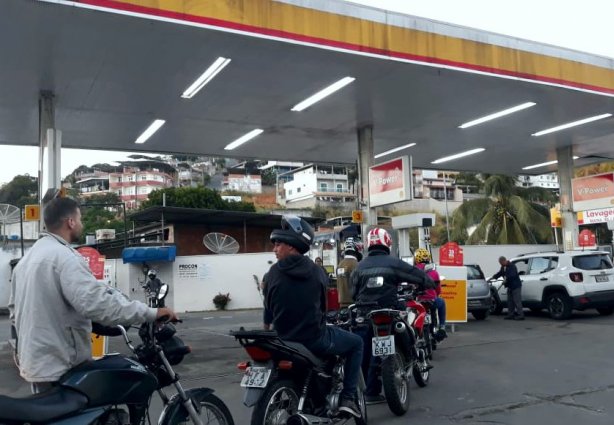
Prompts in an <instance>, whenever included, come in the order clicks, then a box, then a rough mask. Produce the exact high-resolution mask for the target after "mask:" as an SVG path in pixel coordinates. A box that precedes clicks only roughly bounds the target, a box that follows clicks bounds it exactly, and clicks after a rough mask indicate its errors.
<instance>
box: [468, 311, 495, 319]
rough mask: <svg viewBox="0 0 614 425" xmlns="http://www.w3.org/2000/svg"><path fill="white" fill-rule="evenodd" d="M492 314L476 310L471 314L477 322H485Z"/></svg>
mask: <svg viewBox="0 0 614 425" xmlns="http://www.w3.org/2000/svg"><path fill="white" fill-rule="evenodd" d="M489 313H490V312H489V311H488V310H476V311H472V312H471V314H472V315H473V317H475V320H484V319H486V318H487V317H488V314H489Z"/></svg>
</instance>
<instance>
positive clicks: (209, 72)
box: [181, 56, 230, 99]
mask: <svg viewBox="0 0 614 425" xmlns="http://www.w3.org/2000/svg"><path fill="white" fill-rule="evenodd" d="M229 63H230V59H227V58H223V57H221V56H220V57H219V58H217V59H216V60H215V62H213V63H212V64H211V66H210V67H209V68H207V69H206V70H205V72H203V73H202V75H201V76H200V77H198V78H197V79H196V81H194V82H193V83H192V85H190V87H188V88H187V89H185V91H184V92H183V93H182V95H181V97H183V98H184V99H191V98H193V97H194V96H195V95H196V93H198V92H199V91H200V89H202V88H203V87H205V85H206V84H207V83H208V82H209V81H211V80H213V78H214V77H215V76H216V75H217V74H218V73H219V72H220V71H221V70H222V69H224V67H225V66H226V65H228V64H229Z"/></svg>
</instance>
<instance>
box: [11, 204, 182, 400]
mask: <svg viewBox="0 0 614 425" xmlns="http://www.w3.org/2000/svg"><path fill="white" fill-rule="evenodd" d="M43 219H44V221H45V226H46V227H47V232H43V233H42V237H41V238H40V239H39V240H38V241H37V242H36V243H35V244H34V246H33V247H32V249H30V251H28V253H27V254H26V255H25V256H24V257H23V258H22V259H21V260H20V261H19V264H17V266H16V267H15V271H14V273H13V279H12V282H11V296H10V300H9V309H10V311H11V316H12V317H13V318H14V320H15V327H16V329H17V335H18V353H19V372H20V374H21V376H22V377H23V378H24V379H25V380H26V381H28V382H30V383H31V386H32V392H33V393H38V392H42V391H45V390H47V389H50V388H51V387H52V386H53V385H54V384H55V383H56V382H57V381H58V380H59V379H60V377H61V376H62V375H63V374H64V373H66V372H67V371H68V370H70V369H72V368H73V367H75V366H77V365H78V364H80V363H82V362H84V361H86V360H90V359H91V355H92V354H91V353H92V348H91V345H92V344H91V339H90V333H91V332H92V322H97V323H99V324H101V325H105V326H114V325H117V324H124V325H128V324H139V323H143V322H148V321H153V320H155V319H156V318H159V317H162V316H168V317H169V318H170V319H171V320H177V316H176V315H175V313H174V312H173V311H172V310H170V309H168V308H158V309H155V308H150V307H148V306H147V305H146V304H144V303H142V302H139V301H131V300H129V299H128V298H126V297H125V296H124V295H123V294H122V293H121V292H119V291H118V290H116V289H115V288H112V287H110V286H108V285H105V284H103V283H100V282H98V281H97V280H96V278H95V277H94V275H93V274H92V272H91V271H90V269H89V267H88V265H87V263H86V261H85V259H84V258H83V257H82V256H81V255H80V254H79V253H78V252H77V251H76V250H74V249H73V248H72V247H71V246H70V244H71V243H75V242H77V241H78V240H79V238H80V237H81V233H82V231H83V224H82V223H81V211H80V210H79V205H78V204H77V202H75V201H74V200H72V199H70V198H55V199H53V200H51V201H50V202H49V203H48V204H47V205H46V206H45V208H44V210H43Z"/></svg>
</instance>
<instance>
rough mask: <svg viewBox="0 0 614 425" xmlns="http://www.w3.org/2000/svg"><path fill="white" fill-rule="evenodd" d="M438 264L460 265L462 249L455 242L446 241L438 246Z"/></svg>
mask: <svg viewBox="0 0 614 425" xmlns="http://www.w3.org/2000/svg"><path fill="white" fill-rule="evenodd" d="M439 264H440V265H442V266H462V265H463V249H462V248H461V247H460V246H458V244H457V243H456V242H448V243H446V244H444V245H442V246H441V248H439Z"/></svg>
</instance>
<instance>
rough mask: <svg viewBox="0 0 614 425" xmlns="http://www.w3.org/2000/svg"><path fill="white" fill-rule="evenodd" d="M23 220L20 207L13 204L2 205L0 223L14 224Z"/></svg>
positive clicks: (0, 206)
mask: <svg viewBox="0 0 614 425" xmlns="http://www.w3.org/2000/svg"><path fill="white" fill-rule="evenodd" d="M20 218H21V210H20V209H19V207H16V206H15V205H11V204H0V223H1V224H12V223H19V219H20Z"/></svg>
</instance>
